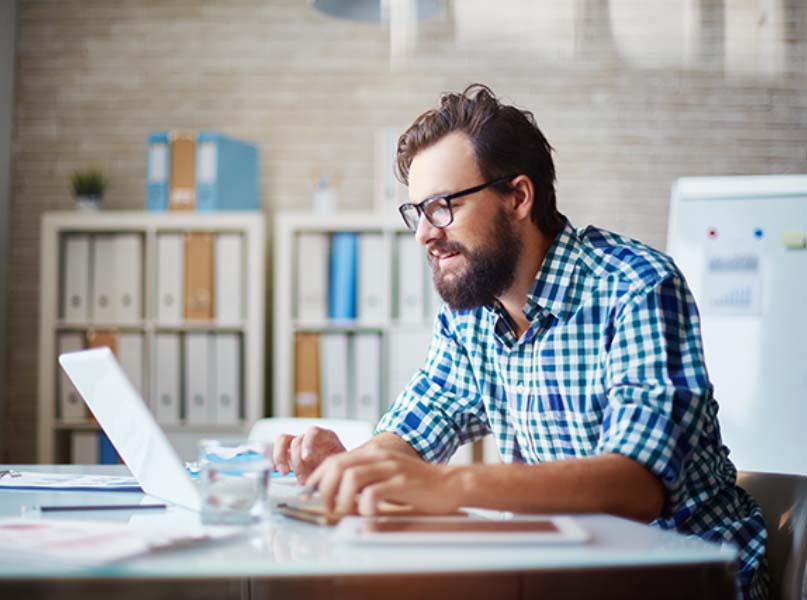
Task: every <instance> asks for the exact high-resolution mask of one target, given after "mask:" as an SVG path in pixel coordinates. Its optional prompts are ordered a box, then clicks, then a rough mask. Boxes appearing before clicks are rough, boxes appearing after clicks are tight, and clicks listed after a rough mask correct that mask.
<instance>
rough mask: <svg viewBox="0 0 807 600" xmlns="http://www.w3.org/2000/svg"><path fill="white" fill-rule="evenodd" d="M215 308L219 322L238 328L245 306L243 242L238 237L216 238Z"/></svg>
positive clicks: (225, 235)
mask: <svg viewBox="0 0 807 600" xmlns="http://www.w3.org/2000/svg"><path fill="white" fill-rule="evenodd" d="M214 256H215V263H216V264H215V270H216V272H215V275H214V278H213V287H214V294H215V298H214V301H213V306H214V307H215V311H216V322H217V323H219V324H222V325H238V324H240V323H241V320H242V319H243V305H244V264H245V261H244V239H243V237H242V236H241V235H240V234H237V233H224V234H219V235H217V236H216V249H215V252H214Z"/></svg>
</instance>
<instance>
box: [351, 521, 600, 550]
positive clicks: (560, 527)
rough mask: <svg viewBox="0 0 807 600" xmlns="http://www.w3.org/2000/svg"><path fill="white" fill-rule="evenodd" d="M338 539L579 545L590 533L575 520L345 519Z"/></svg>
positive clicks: (379, 541)
mask: <svg viewBox="0 0 807 600" xmlns="http://www.w3.org/2000/svg"><path fill="white" fill-rule="evenodd" d="M336 538H337V539H338V540H340V541H344V542H354V543H370V544H385V543H390V544H423V543H437V544H465V543H474V544H480V543H483V544H484V543H495V544H513V543H529V544H537V543H540V544H579V543H583V542H585V541H586V540H587V539H588V534H587V533H586V532H585V530H584V529H583V528H582V527H580V525H579V524H578V523H577V521H576V520H575V519H574V518H573V517H569V516H547V515H541V516H535V515H509V514H508V516H506V517H502V518H484V517H478V516H467V517H457V516H450V517H412V516H395V517H344V518H343V519H342V520H341V521H340V522H339V525H338V526H337V529H336Z"/></svg>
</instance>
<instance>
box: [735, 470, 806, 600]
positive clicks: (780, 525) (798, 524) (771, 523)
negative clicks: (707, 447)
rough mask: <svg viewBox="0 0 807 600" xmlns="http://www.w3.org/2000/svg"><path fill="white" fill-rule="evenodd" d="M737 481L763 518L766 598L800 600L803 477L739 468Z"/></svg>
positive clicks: (803, 552) (803, 556)
mask: <svg viewBox="0 0 807 600" xmlns="http://www.w3.org/2000/svg"><path fill="white" fill-rule="evenodd" d="M737 483H738V485H739V486H740V487H741V488H743V489H744V490H746V491H747V492H748V493H749V494H751V495H752V496H753V497H754V499H755V500H756V501H757V502H758V503H759V506H760V508H761V509H762V516H763V517H765V525H766V526H767V529H768V572H769V573H770V580H771V589H770V598H771V599H772V600H776V599H777V598H778V599H780V600H801V598H802V595H801V594H802V585H803V579H804V563H805V560H807V477H803V476H801V475H785V474H782V473H757V472H753V471H741V472H740V473H739V474H738V477H737Z"/></svg>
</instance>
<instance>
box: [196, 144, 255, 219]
mask: <svg viewBox="0 0 807 600" xmlns="http://www.w3.org/2000/svg"><path fill="white" fill-rule="evenodd" d="M196 158H197V161H196V208H197V210H199V211H213V210H258V208H259V205H258V149H257V148H256V147H255V145H253V144H250V143H248V142H245V141H243V140H238V139H235V138H232V137H228V136H226V135H222V134H221V133H218V132H215V131H201V132H199V135H198V137H197V138H196Z"/></svg>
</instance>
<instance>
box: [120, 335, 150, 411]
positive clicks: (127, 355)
mask: <svg viewBox="0 0 807 600" xmlns="http://www.w3.org/2000/svg"><path fill="white" fill-rule="evenodd" d="M143 356H144V353H143V335H142V334H140V333H120V334H118V362H119V363H120V366H121V368H122V369H123V372H124V373H126V377H127V378H128V379H129V381H130V382H131V384H132V386H134V389H136V390H137V393H138V394H140V395H141V396H145V394H144V393H143V392H144V390H143V380H144V379H143V375H144V373H143V364H144V362H143Z"/></svg>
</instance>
